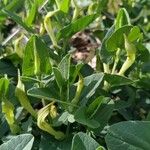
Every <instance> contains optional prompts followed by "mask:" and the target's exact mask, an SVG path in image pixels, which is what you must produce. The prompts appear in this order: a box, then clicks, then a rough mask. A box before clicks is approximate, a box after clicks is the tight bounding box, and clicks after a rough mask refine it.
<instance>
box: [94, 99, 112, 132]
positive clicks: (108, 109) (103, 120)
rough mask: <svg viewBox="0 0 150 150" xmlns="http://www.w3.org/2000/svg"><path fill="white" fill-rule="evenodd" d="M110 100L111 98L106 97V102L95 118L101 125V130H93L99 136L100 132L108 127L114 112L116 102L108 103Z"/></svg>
mask: <svg viewBox="0 0 150 150" xmlns="http://www.w3.org/2000/svg"><path fill="white" fill-rule="evenodd" d="M108 100H109V98H107V97H106V98H105V102H104V103H103V104H101V106H100V107H99V109H98V110H97V112H96V113H95V115H94V116H93V119H94V120H96V121H97V122H98V123H99V124H100V126H99V128H97V129H94V130H93V131H94V132H95V133H97V134H99V133H100V131H102V130H103V128H104V127H105V126H106V125H107V123H108V121H109V119H110V117H111V115H112V113H113V110H114V102H113V101H112V100H111V101H109V102H108Z"/></svg>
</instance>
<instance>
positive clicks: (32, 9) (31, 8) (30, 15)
mask: <svg viewBox="0 0 150 150" xmlns="http://www.w3.org/2000/svg"><path fill="white" fill-rule="evenodd" d="M26 4H27V5H28V7H27V10H26V11H27V17H26V18H25V23H26V24H27V25H28V26H31V25H32V23H33V21H34V19H35V17H36V13H37V5H38V4H37V1H36V0H34V1H33V2H32V1H29V0H28V1H26Z"/></svg>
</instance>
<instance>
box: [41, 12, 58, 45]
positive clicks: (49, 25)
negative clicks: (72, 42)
mask: <svg viewBox="0 0 150 150" xmlns="http://www.w3.org/2000/svg"><path fill="white" fill-rule="evenodd" d="M57 12H59V9H57V10H55V11H51V12H48V14H47V15H46V16H45V18H44V27H45V29H46V31H47V33H48V35H49V36H50V38H51V40H52V44H53V46H54V47H58V48H59V46H58V45H57V41H56V37H55V35H54V32H53V27H52V23H51V17H52V16H54V15H55V14H56V13H57Z"/></svg>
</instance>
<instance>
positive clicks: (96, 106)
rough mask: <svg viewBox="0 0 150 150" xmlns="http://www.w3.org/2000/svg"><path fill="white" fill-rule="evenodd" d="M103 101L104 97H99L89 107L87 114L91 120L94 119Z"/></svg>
mask: <svg viewBox="0 0 150 150" xmlns="http://www.w3.org/2000/svg"><path fill="white" fill-rule="evenodd" d="M103 101H104V97H103V96H99V97H97V98H96V99H95V100H94V101H93V102H92V103H91V104H90V105H89V106H88V109H87V114H88V115H90V118H91V117H93V115H95V113H96V112H97V110H98V109H99V107H100V106H101V104H102V102H103Z"/></svg>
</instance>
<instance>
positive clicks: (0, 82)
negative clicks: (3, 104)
mask: <svg viewBox="0 0 150 150" xmlns="http://www.w3.org/2000/svg"><path fill="white" fill-rule="evenodd" d="M8 88H9V80H8V79H6V78H1V79H0V98H2V97H4V96H6V94H7V92H8Z"/></svg>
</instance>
